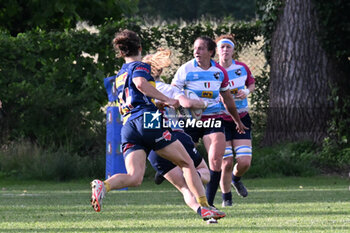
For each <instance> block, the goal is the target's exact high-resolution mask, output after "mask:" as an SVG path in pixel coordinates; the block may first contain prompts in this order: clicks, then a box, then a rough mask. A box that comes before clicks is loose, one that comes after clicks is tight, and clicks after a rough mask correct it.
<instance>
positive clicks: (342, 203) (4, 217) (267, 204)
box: [0, 177, 350, 232]
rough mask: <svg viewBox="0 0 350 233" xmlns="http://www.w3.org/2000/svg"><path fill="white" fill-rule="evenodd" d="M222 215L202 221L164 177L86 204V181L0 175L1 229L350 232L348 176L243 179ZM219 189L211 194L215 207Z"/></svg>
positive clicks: (87, 197)
mask: <svg viewBox="0 0 350 233" xmlns="http://www.w3.org/2000/svg"><path fill="white" fill-rule="evenodd" d="M245 184H246V186H247V187H248V189H249V196H248V197H247V198H240V197H238V196H237V195H234V206H233V207H229V208H221V209H222V210H225V212H226V214H227V217H226V218H224V219H222V220H220V221H219V223H218V224H211V225H208V224H206V223H205V222H203V221H202V220H201V219H200V218H199V216H197V215H196V214H195V213H194V212H193V211H192V210H191V209H189V208H188V207H187V206H185V204H184V202H183V200H182V196H181V195H180V193H179V192H178V191H176V190H175V188H173V187H172V186H171V185H170V184H169V183H167V182H165V183H164V184H162V185H160V186H157V185H155V184H153V183H152V181H151V180H150V179H149V178H147V179H146V180H145V181H144V183H143V184H142V186H141V187H139V188H132V189H129V190H127V191H113V192H110V193H109V194H108V196H107V197H106V199H104V203H103V204H104V205H103V210H102V212H101V213H95V212H94V211H93V209H92V208H91V207H90V205H89V199H90V187H89V181H73V182H64V183H55V182H38V181H18V180H17V181H13V180H1V181H0V207H1V208H0V232H350V191H349V180H348V179H341V178H338V177H312V178H290V177H287V178H273V179H249V180H248V179H246V180H245ZM220 201H221V197H220V192H219V193H218V195H217V198H216V203H215V204H216V205H217V207H219V206H220Z"/></svg>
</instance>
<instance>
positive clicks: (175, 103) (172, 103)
mask: <svg viewBox="0 0 350 233" xmlns="http://www.w3.org/2000/svg"><path fill="white" fill-rule="evenodd" d="M166 104H167V105H168V106H169V107H171V108H178V107H180V103H179V101H178V100H176V99H170V98H169V100H168V101H167V102H166Z"/></svg>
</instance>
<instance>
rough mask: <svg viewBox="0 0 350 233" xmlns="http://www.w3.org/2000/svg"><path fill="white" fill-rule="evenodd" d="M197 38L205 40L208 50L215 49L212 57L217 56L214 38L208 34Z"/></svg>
mask: <svg viewBox="0 0 350 233" xmlns="http://www.w3.org/2000/svg"><path fill="white" fill-rule="evenodd" d="M197 40H203V41H205V42H206V44H207V48H208V51H213V53H212V55H211V57H214V56H215V51H216V43H215V41H214V40H213V39H211V38H210V37H207V36H200V37H197V39H196V40H195V42H196V41H197Z"/></svg>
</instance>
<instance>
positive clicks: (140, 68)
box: [132, 61, 151, 74]
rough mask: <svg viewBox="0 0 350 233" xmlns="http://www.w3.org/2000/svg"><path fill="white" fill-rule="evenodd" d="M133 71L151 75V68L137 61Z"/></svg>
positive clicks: (133, 65)
mask: <svg viewBox="0 0 350 233" xmlns="http://www.w3.org/2000/svg"><path fill="white" fill-rule="evenodd" d="M132 69H133V70H135V71H144V72H146V73H148V74H151V66H150V65H149V64H147V63H144V62H142V61H137V62H134V63H133V64H132Z"/></svg>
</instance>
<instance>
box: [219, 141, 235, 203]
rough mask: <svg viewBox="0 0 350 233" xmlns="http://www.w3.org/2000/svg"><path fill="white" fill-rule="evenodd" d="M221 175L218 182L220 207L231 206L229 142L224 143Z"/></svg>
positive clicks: (231, 155) (231, 158) (230, 156)
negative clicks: (220, 196)
mask: <svg viewBox="0 0 350 233" xmlns="http://www.w3.org/2000/svg"><path fill="white" fill-rule="evenodd" d="M221 168H222V174H221V180H220V188H221V192H222V206H223V207H226V206H232V192H231V182H232V170H233V152H232V143H231V141H226V149H225V154H224V158H223V160H222V166H221Z"/></svg>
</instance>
